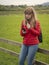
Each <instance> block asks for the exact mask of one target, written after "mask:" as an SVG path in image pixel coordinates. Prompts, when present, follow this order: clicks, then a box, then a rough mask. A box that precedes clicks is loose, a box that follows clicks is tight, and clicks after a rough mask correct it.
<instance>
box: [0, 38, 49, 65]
mask: <svg viewBox="0 0 49 65" xmlns="http://www.w3.org/2000/svg"><path fill="white" fill-rule="evenodd" d="M0 42H4V43H8V44H13V45H17V46H20V47H21V46H22V44H21V43H20V42H16V41H13V40H9V39H4V38H0ZM0 51H3V52H6V53H9V54H11V55H14V56H19V53H16V52H14V51H11V50H8V49H5V48H2V47H0ZM38 52H39V53H43V54H47V55H49V50H44V49H42V48H38ZM35 64H36V65H49V64H47V63H45V62H41V61H39V60H35Z"/></svg>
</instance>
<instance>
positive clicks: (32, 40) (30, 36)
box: [20, 21, 41, 45]
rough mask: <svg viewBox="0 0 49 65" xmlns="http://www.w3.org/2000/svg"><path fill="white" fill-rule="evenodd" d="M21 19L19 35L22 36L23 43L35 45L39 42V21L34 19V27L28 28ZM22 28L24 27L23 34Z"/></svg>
mask: <svg viewBox="0 0 49 65" xmlns="http://www.w3.org/2000/svg"><path fill="white" fill-rule="evenodd" d="M23 22H24V21H22V25H21V30H20V35H21V36H22V37H23V44H25V45H36V44H38V43H39V40H38V35H40V31H41V28H40V23H39V22H38V21H36V27H35V28H30V29H28V28H27V26H26V25H25V26H24V25H23ZM22 28H24V29H25V30H26V33H25V34H24V33H23V32H22Z"/></svg>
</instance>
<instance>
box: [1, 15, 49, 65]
mask: <svg viewBox="0 0 49 65" xmlns="http://www.w3.org/2000/svg"><path fill="white" fill-rule="evenodd" d="M23 19H24V15H22V14H19V15H4V16H3V15H1V16H0V37H3V38H6V39H10V40H14V41H18V42H22V37H21V36H20V33H19V32H20V27H21V21H22V20H23ZM38 19H39V21H40V24H41V28H42V33H43V43H41V44H39V47H41V48H44V49H47V50H49V15H48V14H43V15H42V14H38ZM0 47H4V48H7V49H10V50H13V51H15V52H20V48H19V47H17V46H13V45H10V44H6V43H1V42H0ZM41 56H42V57H41ZM36 58H37V59H38V60H42V61H44V62H47V63H49V56H47V55H44V54H39V53H37V56H36ZM6 59H7V61H6ZM14 63H15V64H14ZM17 63H18V60H17V58H16V57H14V56H10V55H9V54H6V53H4V52H0V65H12V64H13V65H16V64H17Z"/></svg>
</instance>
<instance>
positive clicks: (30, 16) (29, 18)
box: [25, 13, 32, 21]
mask: <svg viewBox="0 0 49 65" xmlns="http://www.w3.org/2000/svg"><path fill="white" fill-rule="evenodd" d="M31 18H32V13H25V19H27V20H28V21H29V20H31Z"/></svg>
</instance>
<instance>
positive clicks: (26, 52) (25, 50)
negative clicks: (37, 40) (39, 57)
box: [19, 44, 38, 65]
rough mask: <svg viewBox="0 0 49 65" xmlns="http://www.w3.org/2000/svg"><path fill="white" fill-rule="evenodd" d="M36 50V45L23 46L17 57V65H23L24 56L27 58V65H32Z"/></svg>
mask: <svg viewBox="0 0 49 65" xmlns="http://www.w3.org/2000/svg"><path fill="white" fill-rule="evenodd" d="M37 49H38V45H30V46H26V45H24V44H23V45H22V48H21V53H20V56H19V65H24V61H25V59H26V56H27V63H28V65H32V62H33V60H34V57H35V54H36V52H37Z"/></svg>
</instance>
